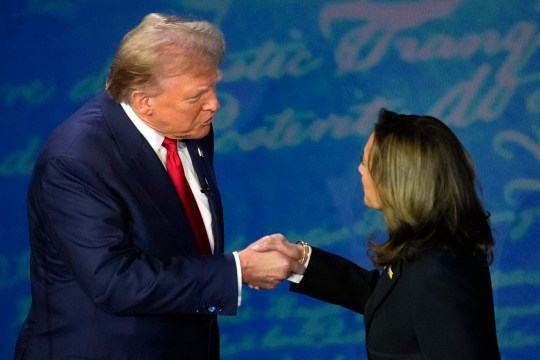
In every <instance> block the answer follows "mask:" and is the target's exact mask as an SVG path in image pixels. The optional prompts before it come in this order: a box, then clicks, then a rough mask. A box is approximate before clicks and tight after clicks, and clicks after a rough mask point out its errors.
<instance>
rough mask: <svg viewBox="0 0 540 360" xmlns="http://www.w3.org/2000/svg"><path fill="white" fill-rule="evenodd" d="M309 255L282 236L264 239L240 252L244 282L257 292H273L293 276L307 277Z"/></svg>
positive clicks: (302, 248)
mask: <svg viewBox="0 0 540 360" xmlns="http://www.w3.org/2000/svg"><path fill="white" fill-rule="evenodd" d="M307 251H308V249H307V246H306V245H304V244H291V243H289V241H288V240H287V239H286V238H285V237H284V236H283V235H281V234H274V235H267V236H264V237H262V238H260V239H259V240H257V241H255V242H254V243H252V244H251V245H249V246H248V247H246V248H245V249H244V250H242V251H239V252H238V256H239V258H240V266H241V268H242V282H243V283H244V284H248V285H249V287H251V288H255V289H257V290H258V289H273V288H275V287H276V286H277V285H278V284H279V283H280V282H281V281H283V280H285V279H287V278H288V277H290V276H291V275H293V274H300V275H302V274H304V271H305V270H306V268H305V267H304V263H305V261H306V258H307Z"/></svg>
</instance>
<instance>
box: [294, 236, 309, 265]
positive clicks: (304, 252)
mask: <svg viewBox="0 0 540 360" xmlns="http://www.w3.org/2000/svg"><path fill="white" fill-rule="evenodd" d="M296 244H301V245H302V258H301V259H300V261H299V263H300V265H304V264H305V263H306V261H307V256H308V246H309V245H308V244H307V242H304V241H297V242H296Z"/></svg>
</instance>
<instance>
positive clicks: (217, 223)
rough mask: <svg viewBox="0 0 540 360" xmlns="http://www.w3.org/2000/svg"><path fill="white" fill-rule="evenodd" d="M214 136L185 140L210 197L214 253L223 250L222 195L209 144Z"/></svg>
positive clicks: (195, 167) (202, 184) (202, 185)
mask: <svg viewBox="0 0 540 360" xmlns="http://www.w3.org/2000/svg"><path fill="white" fill-rule="evenodd" d="M212 138H213V133H210V134H209V135H208V136H207V137H206V138H204V139H201V140H188V141H185V143H186V146H187V148H188V151H189V155H190V157H191V162H192V164H193V168H194V169H195V173H196V174H197V178H198V180H199V185H200V189H201V191H203V192H204V194H205V195H206V197H207V199H208V205H209V207H210V212H211V215H212V231H213V235H214V253H216V254H218V253H222V252H223V250H224V249H223V222H222V219H223V210H222V205H221V197H220V195H219V190H218V187H217V182H216V180H215V174H214V169H213V164H212V158H213V154H212V147H211V146H209V145H208V144H207V142H208V141H211V139H212Z"/></svg>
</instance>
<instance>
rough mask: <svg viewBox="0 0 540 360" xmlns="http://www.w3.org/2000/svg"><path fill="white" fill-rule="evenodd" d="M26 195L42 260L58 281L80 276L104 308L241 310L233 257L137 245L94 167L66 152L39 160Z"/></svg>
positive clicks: (126, 311)
mask: <svg viewBox="0 0 540 360" xmlns="http://www.w3.org/2000/svg"><path fill="white" fill-rule="evenodd" d="M28 201H29V216H30V222H31V224H34V226H31V231H33V232H35V233H37V232H42V234H33V235H34V236H32V238H33V239H40V240H34V241H39V242H40V243H39V244H34V247H33V248H34V249H38V248H39V249H41V250H43V251H42V252H43V253H45V254H46V255H44V256H43V257H42V259H41V261H42V262H43V269H45V270H44V271H47V272H48V274H47V276H49V277H50V279H52V280H51V281H54V282H55V284H61V283H65V284H66V286H72V285H71V284H72V283H74V282H75V283H76V284H78V286H79V287H80V288H81V289H82V290H83V291H84V292H85V293H86V294H87V296H88V297H89V298H91V299H92V301H93V302H94V303H95V304H96V306H98V307H99V308H101V309H102V310H104V311H106V312H109V313H114V314H122V315H146V314H165V313H213V314H223V315H233V314H235V313H236V311H237V300H238V286H237V276H236V265H235V260H234V257H233V255H232V254H229V255H223V254H217V255H213V256H204V257H202V256H171V257H159V258H158V257H156V256H152V255H149V254H148V253H145V252H144V251H142V250H141V249H140V248H138V247H136V246H134V245H133V243H134V242H133V238H132V237H133V236H134V235H133V234H132V233H130V229H131V226H130V225H131V224H130V222H131V221H132V219H131V218H130V214H129V209H127V208H126V206H125V203H124V202H123V201H122V199H121V198H120V196H119V195H118V194H116V193H115V192H114V191H113V190H112V189H111V188H110V187H109V186H108V183H107V181H105V180H104V179H102V178H100V175H98V174H97V173H96V171H95V170H93V169H92V167H90V166H88V165H85V164H82V163H81V162H79V161H75V160H73V159H71V158H69V157H55V158H53V159H50V160H49V161H47V162H45V163H41V164H39V166H38V167H37V170H36V173H35V175H34V181H33V184H32V185H31V191H30V192H29V198H28ZM36 224H38V225H36ZM163 240H164V239H159V238H155V239H149V240H148V241H152V242H158V243H159V242H160V241H163ZM68 284H69V285H68Z"/></svg>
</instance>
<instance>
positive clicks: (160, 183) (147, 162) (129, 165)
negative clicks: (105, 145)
mask: <svg viewBox="0 0 540 360" xmlns="http://www.w3.org/2000/svg"><path fill="white" fill-rule="evenodd" d="M103 96H104V97H106V99H103V101H102V102H101V103H102V111H103V115H104V117H105V119H106V121H107V123H108V124H109V127H110V129H111V132H112V134H113V137H114V139H115V141H116V143H117V147H118V149H117V154H118V156H119V163H120V164H122V163H123V164H125V166H126V169H125V171H124V173H125V174H126V177H129V178H128V179H126V184H127V185H128V186H130V187H132V189H133V192H134V193H135V194H138V196H140V197H141V198H143V197H144V198H145V199H144V200H143V201H144V203H145V204H148V205H149V206H153V207H154V209H155V213H156V214H159V215H160V218H161V219H163V223H164V225H165V226H167V227H168V228H169V229H170V231H171V234H178V233H179V232H182V233H184V234H186V229H191V226H190V225H189V222H188V219H187V216H186V214H185V210H184V208H183V207H182V203H181V201H180V199H179V198H178V194H177V193H176V190H175V188H174V186H173V184H172V182H171V181H170V179H169V176H168V174H167V171H166V170H165V168H164V166H163V164H162V163H161V161H160V160H159V158H158V157H157V156H156V154H155V152H154V150H153V149H152V148H151V147H150V145H149V144H148V142H147V141H146V139H145V138H144V136H142V134H141V133H140V132H139V131H138V130H137V128H136V127H135V125H133V123H132V122H131V120H129V118H128V116H127V115H126V113H125V112H124V110H123V109H122V107H121V106H120V105H119V104H117V103H116V102H114V101H113V100H112V99H110V98H109V97H108V95H107V94H106V93H104V95H103ZM186 235H187V234H186ZM191 237H192V238H193V241H192V242H191V243H192V246H190V251H194V252H195V253H198V250H197V247H196V243H195V237H194V234H193V233H191ZM183 246H189V245H187V244H183Z"/></svg>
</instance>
